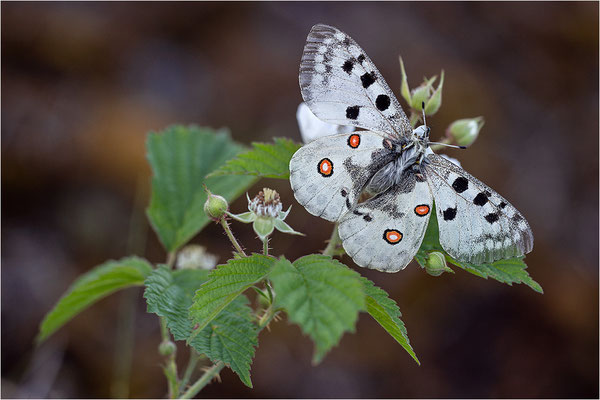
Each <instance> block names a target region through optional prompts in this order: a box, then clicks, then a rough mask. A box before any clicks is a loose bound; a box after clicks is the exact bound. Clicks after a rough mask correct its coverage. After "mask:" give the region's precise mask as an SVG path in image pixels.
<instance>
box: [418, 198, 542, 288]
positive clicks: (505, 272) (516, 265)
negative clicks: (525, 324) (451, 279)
mask: <svg viewBox="0 0 600 400" xmlns="http://www.w3.org/2000/svg"><path fill="white" fill-rule="evenodd" d="M431 251H440V252H442V253H443V254H444V255H445V257H446V261H448V262H449V263H451V264H454V265H456V266H457V267H459V268H462V269H464V270H465V271H467V272H470V273H472V274H474V275H477V276H479V277H481V278H485V279H487V278H488V277H489V278H492V279H495V280H497V281H499V282H502V283H506V284H508V285H511V286H512V284H513V283H524V284H525V285H527V286H529V287H530V288H531V289H533V290H535V291H536V292H538V293H544V291H543V289H542V287H541V286H540V284H539V283H537V282H536V281H534V280H533V279H532V278H531V277H530V276H529V274H528V273H527V271H526V269H527V264H525V262H524V261H523V257H515V258H510V259H507V260H498V261H494V262H493V263H491V264H488V263H485V264H481V265H475V264H471V263H468V262H462V261H458V260H455V259H454V258H452V257H450V256H449V255H448V253H446V252H445V251H444V249H443V248H442V246H441V245H440V240H439V227H438V222H437V214H436V212H435V206H434V207H432V210H431V217H430V218H429V225H428V226H427V231H426V232H425V237H424V238H423V243H421V247H420V248H419V251H418V252H417V255H416V256H415V260H417V262H418V263H419V264H420V265H421V266H422V267H425V262H426V260H427V255H428V253H429V252H431Z"/></svg>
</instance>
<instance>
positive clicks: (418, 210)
mask: <svg viewBox="0 0 600 400" xmlns="http://www.w3.org/2000/svg"><path fill="white" fill-rule="evenodd" d="M415 214H417V215H418V216H419V217H424V216H426V215H427V214H429V206H428V205H427V204H419V205H418V206H416V207H415Z"/></svg>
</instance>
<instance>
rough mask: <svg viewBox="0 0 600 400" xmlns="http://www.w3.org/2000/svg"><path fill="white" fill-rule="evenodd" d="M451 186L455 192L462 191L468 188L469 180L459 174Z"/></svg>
mask: <svg viewBox="0 0 600 400" xmlns="http://www.w3.org/2000/svg"><path fill="white" fill-rule="evenodd" d="M452 188H453V189H454V190H455V191H456V193H462V192H464V191H465V190H467V189H468V188H469V181H468V180H466V179H465V178H463V177H462V176H459V177H458V178H456V179H455V180H454V182H452Z"/></svg>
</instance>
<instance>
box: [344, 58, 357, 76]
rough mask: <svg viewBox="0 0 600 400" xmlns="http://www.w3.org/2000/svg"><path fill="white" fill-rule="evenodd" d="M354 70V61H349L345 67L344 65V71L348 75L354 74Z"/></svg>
mask: <svg viewBox="0 0 600 400" xmlns="http://www.w3.org/2000/svg"><path fill="white" fill-rule="evenodd" d="M352 68H354V60H353V59H350V60H347V61H346V62H345V63H344V65H342V69H343V70H344V72H346V73H347V74H348V75H351V74H352Z"/></svg>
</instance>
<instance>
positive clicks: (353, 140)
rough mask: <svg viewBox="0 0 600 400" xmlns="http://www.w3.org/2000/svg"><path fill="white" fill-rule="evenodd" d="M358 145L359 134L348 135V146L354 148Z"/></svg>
mask: <svg viewBox="0 0 600 400" xmlns="http://www.w3.org/2000/svg"><path fill="white" fill-rule="evenodd" d="M359 145H360V135H357V134H356V133H355V134H354V135H350V137H348V146H350V147H352V148H353V149H355V148H357V147H358V146H359Z"/></svg>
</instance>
